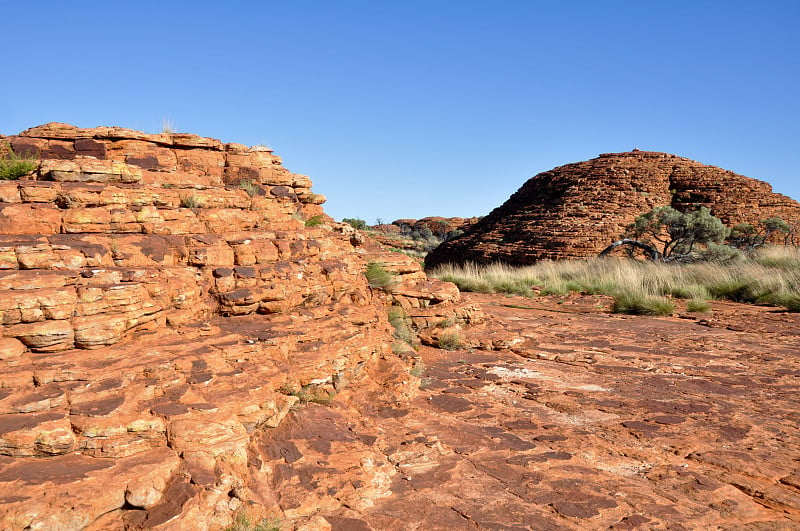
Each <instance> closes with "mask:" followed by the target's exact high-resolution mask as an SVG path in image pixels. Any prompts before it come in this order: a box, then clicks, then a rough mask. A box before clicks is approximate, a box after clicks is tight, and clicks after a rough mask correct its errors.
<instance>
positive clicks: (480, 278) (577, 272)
mask: <svg viewBox="0 0 800 531" xmlns="http://www.w3.org/2000/svg"><path fill="white" fill-rule="evenodd" d="M430 275H431V276H433V277H435V278H438V279H441V280H447V281H450V282H454V283H455V284H456V285H457V286H458V287H459V289H461V290H462V291H475V292H480V293H511V294H519V295H528V296H531V295H534V294H536V293H539V294H542V295H566V294H567V293H569V292H577V293H584V294H590V295H610V296H612V297H614V298H615V304H614V308H615V311H619V312H626V313H643V314H649V315H663V314H665V313H668V310H669V306H670V304H671V302H670V299H671V298H678V299H690V300H713V299H722V300H732V301H736V302H745V303H751V304H767V305H773V306H779V307H783V308H785V309H786V310H788V311H793V312H797V311H800V250H798V249H795V248H792V247H777V246H776V247H766V248H764V249H762V250H760V251H759V252H757V253H755V254H754V255H753V256H751V257H750V258H747V259H743V260H739V261H736V262H733V263H726V264H721V263H714V262H696V263H689V264H679V263H666V264H665V263H660V262H639V261H634V260H624V259H617V258H611V259H601V258H596V259H590V260H569V261H559V262H551V261H543V262H539V263H538V264H535V265H532V266H527V267H512V266H508V265H505V264H493V265H488V266H479V265H475V264H466V265H464V266H452V265H445V266H440V267H438V268H436V269H434V270H433V271H431V272H430ZM669 311H670V312H671V310H669Z"/></svg>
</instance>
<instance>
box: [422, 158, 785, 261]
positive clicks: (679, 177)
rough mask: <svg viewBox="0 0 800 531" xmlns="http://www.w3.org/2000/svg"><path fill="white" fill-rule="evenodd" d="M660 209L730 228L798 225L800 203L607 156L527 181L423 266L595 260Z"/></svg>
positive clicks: (697, 172) (713, 177) (736, 178)
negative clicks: (700, 213)
mask: <svg viewBox="0 0 800 531" xmlns="http://www.w3.org/2000/svg"><path fill="white" fill-rule="evenodd" d="M664 205H670V206H672V207H674V208H676V209H678V210H681V211H688V210H695V209H697V208H698V207H700V206H705V207H708V208H709V209H711V212H712V214H714V215H715V216H717V217H719V218H720V219H722V221H723V222H724V223H725V224H727V225H729V226H732V225H734V224H736V223H758V222H759V221H760V220H762V219H765V218H768V217H772V216H778V217H781V218H782V219H784V220H787V221H795V220H800V204H798V203H797V202H796V201H794V200H792V199H791V198H789V197H786V196H784V195H780V194H776V193H773V192H772V188H771V186H770V185H769V184H767V183H765V182H762V181H758V180H756V179H751V178H748V177H745V176H742V175H738V174H736V173H734V172H731V171H728V170H724V169H721V168H717V167H715V166H708V165H705V164H701V163H699V162H695V161H693V160H690V159H687V158H683V157H678V156H676V155H670V154H667V153H657V152H649V151H637V150H634V151H631V152H626V153H607V154H603V155H600V156H599V157H597V158H595V159H591V160H588V161H584V162H577V163H574V164H567V165H565V166H560V167H558V168H554V169H552V170H550V171H546V172H543V173H540V174H538V175H536V176H535V177H533V178H531V179H530V180H528V181H527V182H526V183H525V184H524V185H523V186H522V187H521V188H520V189H519V190H518V191H517V192H516V193H514V194H513V195H512V196H511V197H510V198H509V199H508V201H506V202H505V203H504V204H503V205H502V206H500V207H498V208H496V209H494V210H493V211H492V212H491V213H490V214H489V215H487V216H486V217H484V218H483V219H481V220H480V221H479V222H478V223H477V224H475V225H474V226H472V227H471V228H470V229H469V230H468V231H467V233H466V234H464V235H463V236H461V237H459V238H456V239H453V240H450V241H447V242H445V243H443V244H442V245H441V246H439V247H438V248H437V249H435V250H434V251H432V252H431V253H429V254H428V256H427V258H426V265H428V266H435V265H438V264H442V263H447V262H453V263H463V262H467V261H472V262H478V263H489V262H494V261H503V262H507V263H511V264H520V265H521V264H530V263H534V262H536V261H539V260H544V259H562V258H583V257H591V256H596V255H597V254H598V253H599V252H600V251H601V250H603V249H604V248H605V247H606V246H608V245H609V244H610V243H611V242H612V241H614V240H616V239H618V238H619V237H620V236H621V235H622V233H623V232H624V231H625V228H626V227H627V226H628V225H629V224H630V223H632V222H633V220H634V219H635V218H636V216H638V215H639V214H642V213H644V212H648V211H649V210H651V209H653V208H654V207H657V206H664Z"/></svg>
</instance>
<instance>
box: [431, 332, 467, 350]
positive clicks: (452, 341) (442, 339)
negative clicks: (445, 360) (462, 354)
mask: <svg viewBox="0 0 800 531" xmlns="http://www.w3.org/2000/svg"><path fill="white" fill-rule="evenodd" d="M438 343H439V348H442V349H444V350H461V349H463V348H466V342H465V341H464V338H463V337H462V336H461V333H460V332H459V331H458V330H455V329H453V330H445V331H443V332H442V333H441V334H440V335H439V341H438Z"/></svg>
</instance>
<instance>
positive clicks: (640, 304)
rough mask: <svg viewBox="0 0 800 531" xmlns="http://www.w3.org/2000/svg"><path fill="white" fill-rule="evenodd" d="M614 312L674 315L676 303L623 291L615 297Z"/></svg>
mask: <svg viewBox="0 0 800 531" xmlns="http://www.w3.org/2000/svg"><path fill="white" fill-rule="evenodd" d="M612 310H613V312H614V313H627V314H631V315H672V312H674V311H675V305H674V304H673V303H672V301H670V300H669V299H665V298H663V297H652V296H646V295H641V294H639V293H632V292H623V293H620V294H618V295H616V296H615V297H614V305H613V307H612Z"/></svg>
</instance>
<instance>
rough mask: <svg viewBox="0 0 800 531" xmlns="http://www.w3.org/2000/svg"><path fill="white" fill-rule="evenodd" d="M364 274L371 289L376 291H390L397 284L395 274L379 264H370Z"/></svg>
mask: <svg viewBox="0 0 800 531" xmlns="http://www.w3.org/2000/svg"><path fill="white" fill-rule="evenodd" d="M364 274H365V275H366V276H367V282H368V283H369V287H371V288H374V289H381V290H384V291H389V290H390V289H391V287H392V286H394V284H395V278H394V274H393V273H392V272H391V271H389V270H387V269H386V268H385V267H384V266H383V264H380V263H378V262H370V263H368V264H367V269H366V271H365V272H364Z"/></svg>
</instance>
